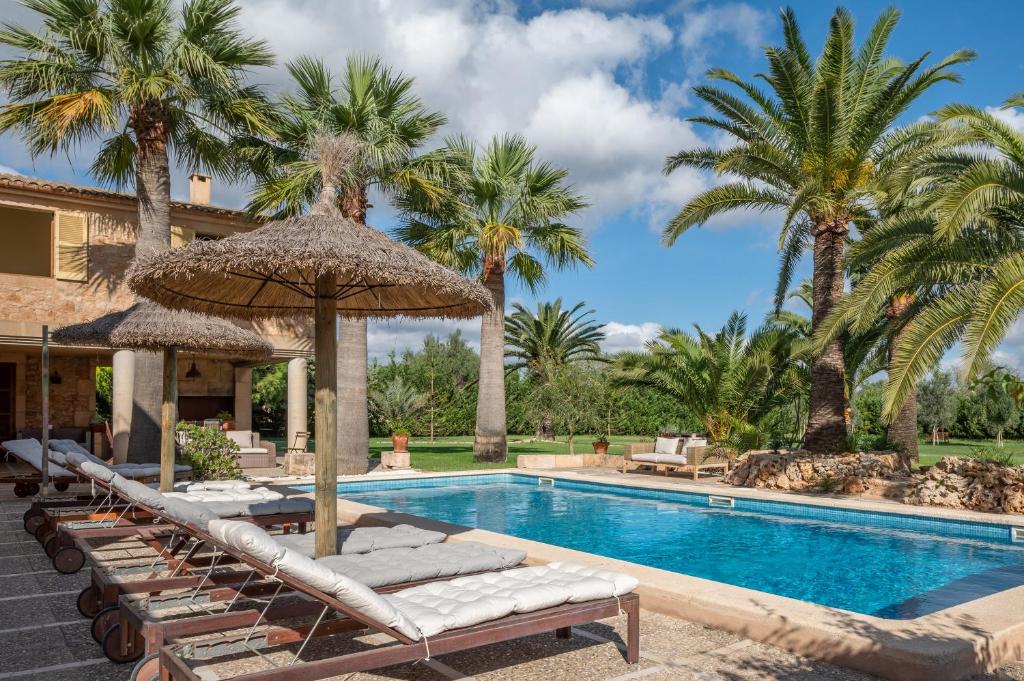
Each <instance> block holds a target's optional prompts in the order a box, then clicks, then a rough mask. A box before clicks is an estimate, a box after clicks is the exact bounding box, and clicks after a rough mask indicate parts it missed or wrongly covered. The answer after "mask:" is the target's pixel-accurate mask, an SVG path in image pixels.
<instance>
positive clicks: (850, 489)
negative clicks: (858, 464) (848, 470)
mask: <svg viewBox="0 0 1024 681" xmlns="http://www.w3.org/2000/svg"><path fill="white" fill-rule="evenodd" d="M867 490H868V486H867V485H866V484H864V480H863V479H861V478H860V477H858V476H856V475H848V476H846V478H845V479H844V480H843V486H842V492H843V494H864V492H866V491H867Z"/></svg>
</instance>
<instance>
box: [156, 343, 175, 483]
mask: <svg viewBox="0 0 1024 681" xmlns="http://www.w3.org/2000/svg"><path fill="white" fill-rule="evenodd" d="M160 416H161V421H162V423H161V428H160V491H161V492H172V491H174V430H175V427H176V426H177V423H178V349H177V348H165V349H164V399H163V409H162V410H161V414H160Z"/></svg>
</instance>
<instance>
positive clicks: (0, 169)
mask: <svg viewBox="0 0 1024 681" xmlns="http://www.w3.org/2000/svg"><path fill="white" fill-rule="evenodd" d="M0 173H3V174H4V175H21V174H22V173H20V172H18V171H17V170H15V169H14V168H12V167H10V166H5V165H3V164H0Z"/></svg>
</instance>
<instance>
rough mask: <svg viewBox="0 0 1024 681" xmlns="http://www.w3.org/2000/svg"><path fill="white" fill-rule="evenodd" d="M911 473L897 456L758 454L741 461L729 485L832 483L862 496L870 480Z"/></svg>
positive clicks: (792, 486)
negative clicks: (867, 481)
mask: <svg viewBox="0 0 1024 681" xmlns="http://www.w3.org/2000/svg"><path fill="white" fill-rule="evenodd" d="M909 471H910V463H909V460H908V459H907V458H906V457H905V456H902V455H900V454H897V453H895V452H867V453H865V452H855V453H849V454H837V455H830V456H813V455H812V454H811V453H810V452H807V451H805V450H798V451H793V452H786V451H781V452H776V451H756V452H748V453H747V454H745V455H744V456H743V457H741V458H740V460H739V461H738V462H737V465H736V467H735V468H733V470H732V471H731V472H730V473H729V476H728V477H727V478H726V482H728V483H730V484H732V485H737V486H743V487H757V488H766V489H783V490H794V491H799V490H806V489H821V488H822V486H823V482H824V481H830V480H831V481H836V482H837V483H838V485H837V488H838V490H842V491H844V492H845V490H846V488H847V487H848V488H849V489H850V490H851V491H849V492H845V493H848V494H862V493H863V492H864V491H866V490H867V488H868V485H867V483H866V482H865V481H866V480H870V479H873V478H880V479H886V480H889V479H897V478H903V477H905V476H906V475H907V474H908V473H909ZM847 481H849V485H847ZM829 487H830V489H831V488H832V487H833V485H829ZM832 491H835V490H832Z"/></svg>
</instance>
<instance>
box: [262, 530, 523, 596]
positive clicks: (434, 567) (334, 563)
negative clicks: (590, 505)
mask: <svg viewBox="0 0 1024 681" xmlns="http://www.w3.org/2000/svg"><path fill="white" fill-rule="evenodd" d="M285 536H287V535H285ZM283 538H284V536H282V537H278V538H277V539H278V541H279V542H280V541H281V539H283ZM281 543H283V542H281ZM525 558H526V552H525V551H519V550H517V549H502V548H498V547H496V546H489V545H488V544H481V543H480V542H475V541H467V542H452V543H450V544H427V545H426V546H420V547H417V548H400V549H381V550H379V551H373V552H372V553H353V554H348V555H343V556H327V557H325V558H318V559H317V561H316V562H317V563H321V564H323V565H326V566H327V567H329V568H331V569H332V570H334V571H335V572H340V573H342V574H344V575H347V576H349V577H351V578H352V579H355V580H356V581H359V582H362V583H363V584H365V585H366V586H369V587H373V588H378V587H382V586H390V585H392V584H402V583H404V582H418V581H420V580H423V579H437V578H438V577H458V576H459V575H468V574H471V573H474V572H485V571H494V570H507V569H508V568H510V567H515V566H516V565H519V564H520V563H522V562H523V560H524V559H525Z"/></svg>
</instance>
